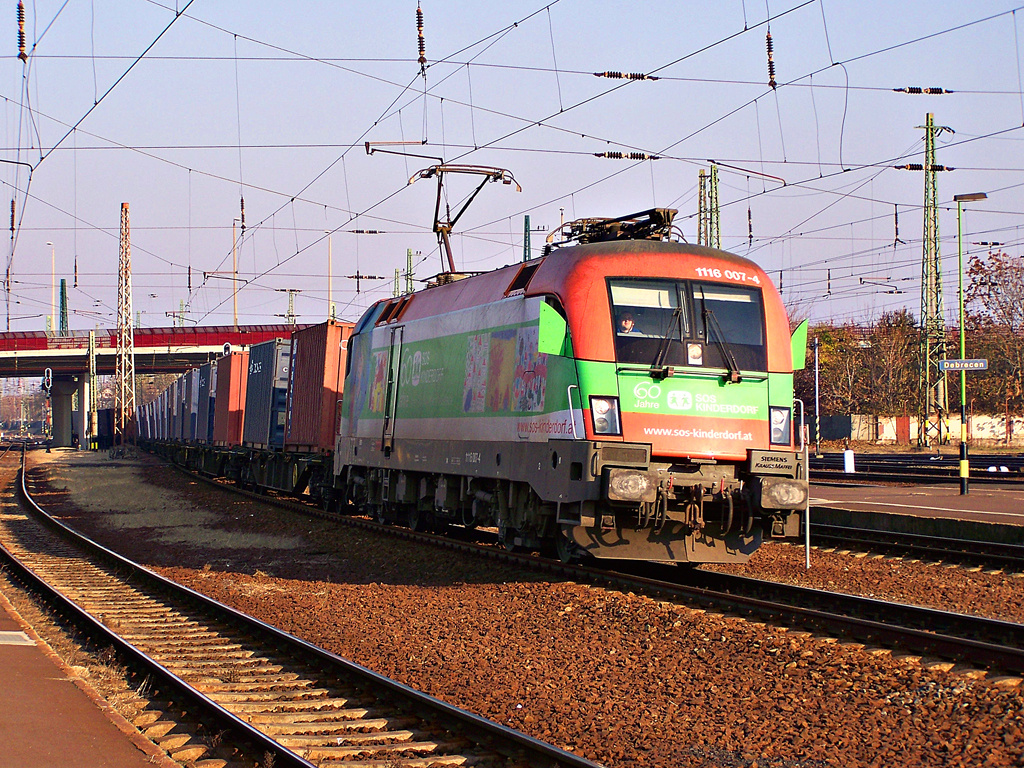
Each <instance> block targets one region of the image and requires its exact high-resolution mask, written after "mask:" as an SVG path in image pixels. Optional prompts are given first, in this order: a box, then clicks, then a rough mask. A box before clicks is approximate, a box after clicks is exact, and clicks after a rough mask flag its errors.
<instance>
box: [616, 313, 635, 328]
mask: <svg viewBox="0 0 1024 768" xmlns="http://www.w3.org/2000/svg"><path fill="white" fill-rule="evenodd" d="M616 332H617V333H639V332H640V331H638V330H637V329H636V327H635V326H634V325H633V313H632V312H620V313H619V317H618V319H617V320H616Z"/></svg>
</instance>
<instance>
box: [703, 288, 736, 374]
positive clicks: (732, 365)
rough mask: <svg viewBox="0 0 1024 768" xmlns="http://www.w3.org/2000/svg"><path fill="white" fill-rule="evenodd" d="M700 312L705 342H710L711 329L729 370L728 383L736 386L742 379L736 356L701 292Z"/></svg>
mask: <svg viewBox="0 0 1024 768" xmlns="http://www.w3.org/2000/svg"><path fill="white" fill-rule="evenodd" d="M700 311H701V315H703V318H704V336H705V339H706V340H707V341H710V340H711V338H710V337H711V333H710V331H709V330H708V329H709V328H713V329H714V332H715V343H717V344H718V348H719V349H720V350H721V352H722V357H723V358H724V359H725V364H726V365H727V366H728V368H729V381H730V382H732V383H733V384H736V383H737V382H739V381H741V380H742V378H743V377H742V376H740V367H739V366H738V365H737V364H736V356H735V355H733V353H732V347H730V346H729V342H728V341H726V339H725V334H724V333H723V332H722V326H720V325H719V324H718V318H717V317H715V313H714V310H711V309H708V305H707V303H706V302H705V301H704V295H703V292H701V297H700ZM708 321H710V322H708Z"/></svg>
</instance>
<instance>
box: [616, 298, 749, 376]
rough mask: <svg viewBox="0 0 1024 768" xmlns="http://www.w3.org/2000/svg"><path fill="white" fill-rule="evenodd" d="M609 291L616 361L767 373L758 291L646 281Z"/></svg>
mask: <svg viewBox="0 0 1024 768" xmlns="http://www.w3.org/2000/svg"><path fill="white" fill-rule="evenodd" d="M608 287H609V289H610V292H611V301H612V315H613V323H614V330H615V357H616V360H617V361H618V362H620V363H636V364H640V365H673V366H701V367H708V368H726V369H732V368H733V367H737V368H739V369H740V370H744V371H764V370H766V369H767V367H768V362H767V352H766V349H765V332H764V309H763V306H762V302H761V291H760V289H757V288H747V287H745V286H734V285H723V284H721V283H706V282H694V281H689V280H664V279H662V280H659V279H651V278H638V279H630V278H616V279H612V280H609V281H608ZM730 358H732V359H731V360H730Z"/></svg>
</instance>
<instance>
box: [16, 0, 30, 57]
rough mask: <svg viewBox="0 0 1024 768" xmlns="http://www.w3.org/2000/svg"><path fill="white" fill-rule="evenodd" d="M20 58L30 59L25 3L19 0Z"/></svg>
mask: <svg viewBox="0 0 1024 768" xmlns="http://www.w3.org/2000/svg"><path fill="white" fill-rule="evenodd" d="M18 58H19V59H21V60H22V61H28V54H27V53H25V3H23V2H21V0H18Z"/></svg>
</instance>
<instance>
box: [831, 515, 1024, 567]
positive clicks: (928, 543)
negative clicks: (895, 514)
mask: <svg viewBox="0 0 1024 768" xmlns="http://www.w3.org/2000/svg"><path fill="white" fill-rule="evenodd" d="M811 543H812V544H814V545H816V546H819V547H844V548H848V549H856V550H858V551H871V552H878V553H881V554H886V555H899V556H902V557H916V558H919V559H924V560H934V561H938V562H948V563H957V564H961V565H971V566H976V567H981V568H992V569H1002V570H1004V571H1007V572H1010V573H1021V572H1024V546H1021V545H1019V544H1003V543H1000V542H994V541H976V540H968V539H950V538H944V537H939V536H924V535H920V534H912V533H898V532H894V531H878V530H873V529H870V528H854V527H850V526H843V525H824V524H822V523H814V524H813V525H812V526H811Z"/></svg>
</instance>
